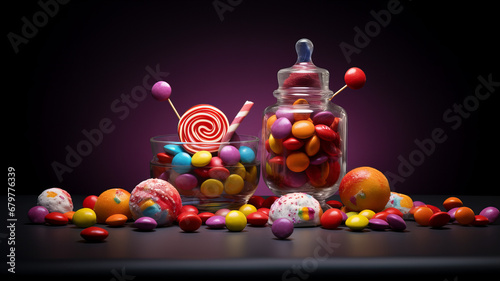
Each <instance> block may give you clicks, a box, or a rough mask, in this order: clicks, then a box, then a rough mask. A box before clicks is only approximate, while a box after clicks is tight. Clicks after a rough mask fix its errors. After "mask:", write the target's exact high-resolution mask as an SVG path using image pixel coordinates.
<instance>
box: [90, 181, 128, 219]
mask: <svg viewBox="0 0 500 281" xmlns="http://www.w3.org/2000/svg"><path fill="white" fill-rule="evenodd" d="M129 200H130V192H128V191H126V190H125V189H122V188H111V189H108V190H106V191H104V192H103V193H101V195H99V197H97V201H96V202H95V206H94V211H95V214H96V216H97V223H105V222H106V219H107V218H108V217H109V216H111V215H114V214H123V215H125V216H127V217H128V218H129V219H130V218H132V213H131V212H130V208H129Z"/></svg>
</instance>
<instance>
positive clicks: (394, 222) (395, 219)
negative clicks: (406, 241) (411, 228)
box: [386, 214, 406, 231]
mask: <svg viewBox="0 0 500 281" xmlns="http://www.w3.org/2000/svg"><path fill="white" fill-rule="evenodd" d="M386 221H387V223H388V224H389V226H390V227H391V228H392V229H394V230H396V231H403V230H405V229H406V222H405V221H404V220H403V218H402V217H400V216H399V215H396V214H389V215H387V218H386Z"/></svg>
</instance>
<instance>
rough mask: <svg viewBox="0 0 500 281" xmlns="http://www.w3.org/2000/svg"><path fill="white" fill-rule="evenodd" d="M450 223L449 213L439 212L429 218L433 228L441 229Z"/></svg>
mask: <svg viewBox="0 0 500 281" xmlns="http://www.w3.org/2000/svg"><path fill="white" fill-rule="evenodd" d="M449 221H450V214H448V213H447V212H437V213H435V214H433V215H432V216H431V217H430V218H429V225H430V226H431V227H432V228H440V227H443V226H445V225H446V224H448V222H449Z"/></svg>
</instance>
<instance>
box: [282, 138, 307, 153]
mask: <svg viewBox="0 0 500 281" xmlns="http://www.w3.org/2000/svg"><path fill="white" fill-rule="evenodd" d="M303 145H304V141H302V140H298V139H296V138H294V137H289V138H287V139H286V140H284V141H283V147H285V148H286V149H287V150H297V149H300V148H301V147H302V146H303Z"/></svg>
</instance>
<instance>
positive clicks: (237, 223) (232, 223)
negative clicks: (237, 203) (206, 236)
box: [225, 211, 247, 231]
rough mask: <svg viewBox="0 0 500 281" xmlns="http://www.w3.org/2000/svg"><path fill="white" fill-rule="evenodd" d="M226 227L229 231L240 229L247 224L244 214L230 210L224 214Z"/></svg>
mask: <svg viewBox="0 0 500 281" xmlns="http://www.w3.org/2000/svg"><path fill="white" fill-rule="evenodd" d="M225 219H226V228H227V229H229V231H242V230H243V229H244V228H245V227H246V225H247V218H246V216H245V214H243V213H242V212H240V211H231V212H229V213H227V215H226V218H225Z"/></svg>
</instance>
